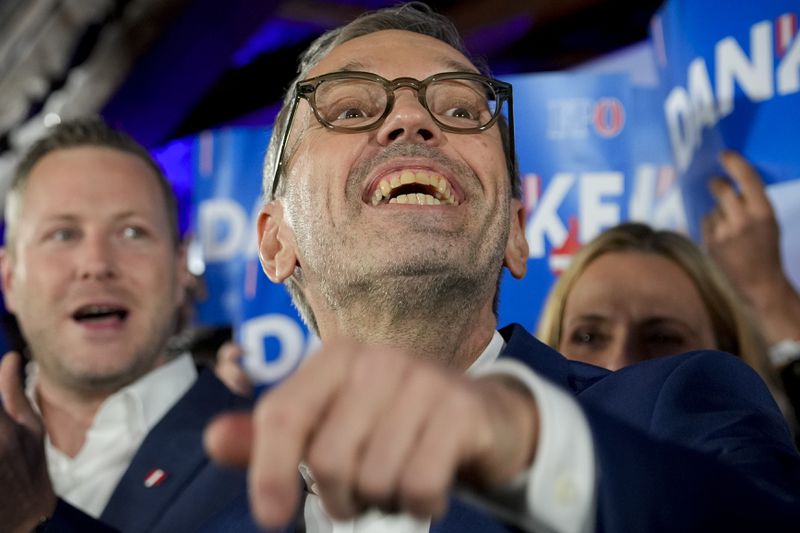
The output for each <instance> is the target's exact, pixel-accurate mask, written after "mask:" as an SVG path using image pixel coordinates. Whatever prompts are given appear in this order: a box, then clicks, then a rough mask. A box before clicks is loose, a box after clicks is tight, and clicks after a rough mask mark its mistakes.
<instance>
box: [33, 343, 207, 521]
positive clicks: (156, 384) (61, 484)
mask: <svg viewBox="0 0 800 533" xmlns="http://www.w3.org/2000/svg"><path fill="white" fill-rule="evenodd" d="M33 366H34V369H32V371H31V370H29V373H28V376H29V377H28V381H27V384H26V392H27V394H28V398H30V399H31V401H32V402H33V403H34V405H35V406H37V408H38V405H37V404H36V394H35V393H34V392H35V386H36V371H35V365H33ZM196 379H197V370H196V369H195V367H194V362H193V361H192V357H191V355H189V354H188V353H184V354H182V355H180V356H178V357H176V358H175V359H172V360H170V361H169V362H167V363H166V364H164V365H162V366H160V367H158V368H156V369H155V370H153V371H152V372H150V373H148V374H146V375H145V376H143V377H141V378H140V379H139V380H137V381H135V382H134V383H131V384H130V385H128V386H126V387H124V388H122V389H120V390H119V391H117V392H116V393H114V394H112V395H111V396H109V397H108V398H107V399H106V400H105V401H104V402H103V403H102V404H101V405H100V408H99V409H98V410H97V414H96V415H95V417H94V421H93V422H92V425H91V427H90V428H89V431H88V432H87V433H86V440H85V442H84V444H83V447H82V448H81V449H80V451H79V452H78V454H77V455H76V456H75V457H69V456H68V455H66V454H64V453H63V452H62V451H61V450H58V449H57V448H56V447H55V446H54V445H53V443H52V442H51V441H50V438H49V437H47V436H46V437H45V454H46V456H47V469H48V472H49V473H50V479H51V480H52V482H53V489H54V490H55V493H56V494H57V495H58V496H59V497H60V498H62V499H63V500H65V501H67V502H68V503H70V504H71V505H73V506H75V507H77V508H78V509H80V510H82V511H83V512H85V513H87V514H89V515H91V516H93V517H95V518H99V517H100V514H101V513H102V512H103V509H104V508H105V506H106V504H107V503H108V500H109V499H110V498H111V494H112V493H113V492H114V488H115V487H116V486H117V483H119V480H120V479H121V478H122V475H123V474H124V473H125V471H126V470H127V468H128V465H130V463H131V460H132V459H133V456H134V454H135V453H136V450H138V449H139V446H140V445H141V444H142V441H143V440H144V438H145V436H147V434H148V433H149V432H150V430H151V429H153V427H154V426H155V425H156V423H157V422H158V421H159V420H161V418H162V417H163V416H164V415H165V414H166V413H167V412H168V411H169V410H170V409H171V408H172V406H174V405H175V404H176V403H177V402H178V400H179V399H180V398H181V396H183V395H184V393H186V391H187V390H189V388H190V387H191V386H192V384H193V383H194V382H195V380H196ZM144 482H145V480H142V483H144Z"/></svg>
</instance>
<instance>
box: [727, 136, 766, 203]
mask: <svg viewBox="0 0 800 533" xmlns="http://www.w3.org/2000/svg"><path fill="white" fill-rule="evenodd" d="M720 162H721V163H722V166H723V167H724V168H725V171H726V172H727V173H728V175H729V176H730V177H731V179H732V180H733V181H734V182H736V185H738V186H739V190H740V191H741V193H742V200H743V201H744V204H745V206H746V208H747V209H748V210H753V209H755V210H768V211H772V204H771V203H770V201H769V198H768V197H767V193H766V190H765V188H764V183H763V182H762V181H761V176H759V174H758V172H757V171H756V169H755V168H753V166H752V165H751V164H750V163H749V162H748V161H747V159H745V158H744V157H742V155H741V154H739V153H737V152H734V151H732V150H726V151H724V152H722V154H721V155H720Z"/></svg>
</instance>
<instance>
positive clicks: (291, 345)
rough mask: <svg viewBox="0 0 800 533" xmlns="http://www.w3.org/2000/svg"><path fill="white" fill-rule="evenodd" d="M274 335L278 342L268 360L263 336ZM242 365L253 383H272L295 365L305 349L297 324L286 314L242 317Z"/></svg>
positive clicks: (301, 331) (302, 336) (301, 332)
mask: <svg viewBox="0 0 800 533" xmlns="http://www.w3.org/2000/svg"><path fill="white" fill-rule="evenodd" d="M270 337H273V338H275V339H276V340H277V341H278V343H279V344H280V351H279V353H278V356H277V357H275V358H274V359H272V360H270V361H267V358H266V354H265V353H264V340H265V339H267V338H270ZM241 340H242V348H244V352H245V357H244V369H245V371H246V372H247V375H248V376H250V378H251V379H252V380H253V381H254V382H256V383H264V384H268V383H275V382H276V381H279V380H281V379H283V378H285V377H286V376H287V375H289V373H290V372H291V371H292V370H294V369H295V367H296V366H297V364H298V363H299V362H300V359H302V357H303V354H304V353H305V349H304V348H305V336H304V335H303V330H302V329H301V328H300V325H299V324H298V323H297V322H296V321H294V320H292V319H291V318H289V317H288V316H286V315H281V314H277V313H276V314H269V315H262V316H259V317H256V318H252V319H250V320H247V321H245V322H244V323H243V324H242V326H241Z"/></svg>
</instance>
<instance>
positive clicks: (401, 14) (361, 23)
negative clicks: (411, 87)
mask: <svg viewBox="0 0 800 533" xmlns="http://www.w3.org/2000/svg"><path fill="white" fill-rule="evenodd" d="M383 30H405V31H411V32H414V33H420V34H422V35H427V36H429V37H433V38H434V39H438V40H440V41H442V42H444V43H446V44H448V45H450V46H451V47H453V48H454V49H456V50H458V51H459V52H461V53H462V54H463V55H464V56H465V57H466V58H467V59H469V60H470V61H471V62H472V64H473V65H475V67H476V68H477V69H478V71H479V72H480V73H481V74H483V75H484V76H490V72H489V68H488V65H487V64H486V62H485V61H483V60H481V59H477V58H475V57H472V56H471V55H470V54H469V52H468V51H467V49H466V47H465V46H464V42H463V41H462V39H461V36H460V35H459V33H458V29H456V27H455V25H454V24H453V23H452V21H450V19H448V18H447V17H445V16H444V15H441V14H439V13H436V12H434V11H433V10H432V9H431V8H430V7H428V6H427V5H426V4H423V3H422V2H409V3H406V4H400V5H397V6H394V7H387V8H383V9H378V10H375V11H368V12H366V13H363V14H361V15H360V16H358V17H357V18H356V19H354V20H353V21H352V22H350V23H349V24H347V25H345V26H342V27H340V28H336V29H333V30H330V31H328V32H326V33H324V34H322V35H321V36H320V37H318V38H317V39H316V40H315V41H314V42H313V43H311V45H310V46H309V47H308V49H307V50H306V51H305V52H304V53H303V54H302V56H301V57H300V65H299V67H298V76H297V77H296V78H295V79H294V80H292V82H291V84H290V85H289V90H288V91H287V92H286V95H285V96H284V99H283V105H282V106H281V109H280V112H279V113H278V116H277V117H276V119H275V126H274V127H273V130H272V136H271V138H270V142H269V147H268V148H267V154H266V157H265V158H264V179H263V193H264V199H265V201H267V202H269V201H271V200H273V199H275V198H280V197H282V196H283V194H284V192H285V189H286V180H281V182H280V183H279V184H278V188H277V190H276V191H275V194H274V196H273V194H272V180H273V179H275V169H276V168H277V166H278V163H279V162H278V161H277V156H278V149H279V145H280V143H281V140H282V138H283V135H284V133H285V131H286V129H287V128H288V127H289V124H288V123H287V121H288V118H289V117H288V115H289V110H290V109H291V107H292V100H293V99H294V96H295V94H294V87H295V85H296V84H297V82H299V81H302V80H304V79H306V78H307V77H308V73H309V71H310V70H311V69H313V68H314V67H315V66H316V65H317V64H318V63H319V62H320V61H322V59H323V58H324V57H325V56H327V55H328V54H329V53H330V52H331V50H333V49H334V48H335V47H337V46H339V45H340V44H342V43H345V42H347V41H349V40H351V39H355V38H356V37H362V36H364V35H369V34H371V33H375V32H378V31H383ZM498 125H499V127H500V132H501V137H502V140H503V148H504V150H505V155H506V164H507V167H508V172H509V178H510V179H511V189H512V195H513V196H514V197H515V198H519V197H520V196H521V186H520V179H519V172H518V170H517V164H516V156H515V154H512V153H510V149H509V146H510V142H509V131H508V124H507V122H506V121H505V119H504V118H503V117H502V116H501V117H500V120H499V121H498ZM285 157H286V154H285V153H284V158H285ZM301 280H302V271H301V270H300V269H299V268H298V269H295V274H294V275H293V276H292V277H290V278H289V279H287V280H286V288H287V290H288V291H289V294H291V296H292V301H293V302H294V305H295V306H296V307H297V309H298V311H300V314H301V315H302V317H303V319H304V320H305V322H306V324H308V326H309V327H310V328H311V329H312V330H314V331H315V332H317V333H318V329H317V323H316V319H315V318H314V314H313V312H312V310H311V307H310V306H309V305H308V302H307V301H306V299H305V297H304V296H303V294H302V290H301V288H300V287H299V285H298V282H300V283H302V281H301Z"/></svg>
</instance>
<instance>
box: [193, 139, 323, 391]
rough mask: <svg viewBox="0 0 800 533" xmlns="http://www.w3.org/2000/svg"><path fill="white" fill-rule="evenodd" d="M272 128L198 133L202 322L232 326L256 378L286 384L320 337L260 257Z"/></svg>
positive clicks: (196, 207) (196, 219)
mask: <svg viewBox="0 0 800 533" xmlns="http://www.w3.org/2000/svg"><path fill="white" fill-rule="evenodd" d="M269 135H270V129H268V128H231V129H222V130H216V131H211V132H205V133H203V134H201V135H199V136H198V137H197V138H196V140H195V146H194V164H193V169H194V174H195V187H194V194H193V209H192V221H193V228H194V230H195V243H196V245H197V247H198V248H199V251H200V253H201V256H202V259H203V262H204V272H203V279H204V282H205V285H206V293H207V294H206V298H205V300H204V301H203V302H200V303H199V305H198V306H197V321H198V322H200V323H203V324H220V323H221V324H232V325H233V328H234V335H235V338H236V340H237V341H238V342H239V343H240V344H241V345H242V346H243V348H244V350H245V354H246V357H245V361H244V365H245V368H246V369H247V371H248V373H249V374H250V376H251V377H252V378H254V379H255V380H256V381H257V382H259V383H262V384H270V383H274V382H277V381H280V380H281V379H282V378H284V377H285V376H286V375H288V374H289V373H290V372H291V371H292V370H294V368H295V367H296V366H297V364H298V362H299V361H300V359H301V358H302V356H303V354H305V353H306V351H307V350H308V348H309V346H312V345H313V344H314V342H315V341H314V339H313V338H311V337H310V336H309V333H308V330H307V328H306V327H305V325H304V324H303V323H302V321H301V319H300V318H299V316H298V314H297V312H296V311H295V309H294V308H293V307H292V304H291V300H290V298H289V295H288V294H287V292H286V290H285V289H284V287H283V286H282V285H275V284H273V283H271V282H270V281H269V280H268V279H267V277H266V276H265V275H264V273H263V272H262V271H261V265H260V263H259V260H258V241H257V235H256V221H257V217H258V213H259V211H260V208H261V203H262V202H261V180H262V172H261V167H262V164H263V159H264V154H265V152H266V146H267V143H268V141H269Z"/></svg>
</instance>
